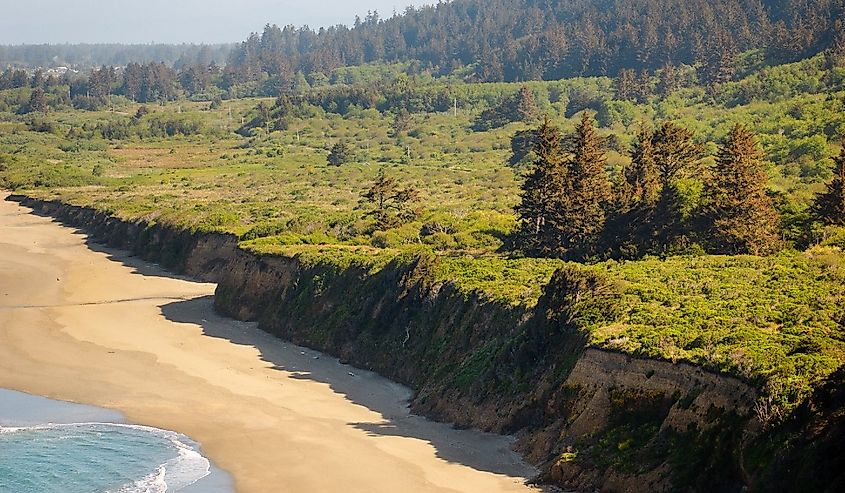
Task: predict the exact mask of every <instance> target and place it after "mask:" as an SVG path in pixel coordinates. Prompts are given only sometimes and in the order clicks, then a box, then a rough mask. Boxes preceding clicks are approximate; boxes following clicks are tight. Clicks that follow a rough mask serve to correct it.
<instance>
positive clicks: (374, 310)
mask: <svg viewBox="0 0 845 493" xmlns="http://www.w3.org/2000/svg"><path fill="white" fill-rule="evenodd" d="M13 199H14V200H17V201H19V202H22V203H23V204H25V205H27V206H29V207H32V208H33V209H35V210H36V211H37V212H39V213H42V214H49V215H51V216H53V217H56V218H57V219H59V220H61V221H63V222H65V223H67V224H69V225H73V226H77V227H81V228H83V229H85V230H86V231H87V232H89V233H90V234H91V235H92V236H93V237H94V238H95V239H97V240H98V241H102V242H105V243H108V244H109V245H112V246H115V247H120V248H124V249H129V250H131V251H133V252H135V253H136V254H138V255H139V256H142V257H143V258H145V259H148V260H151V261H156V262H159V263H161V264H162V265H164V266H165V267H168V268H170V269H172V270H174V271H176V272H180V273H184V274H187V275H191V276H194V277H196V278H199V279H203V280H207V281H213V282H217V283H218V288H217V292H216V297H215V305H216V307H217V309H218V310H219V311H220V312H221V313H224V314H227V315H229V316H232V317H235V318H238V319H241V320H255V321H257V322H258V323H259V326H260V327H261V328H262V329H264V330H266V331H268V332H270V333H272V334H275V335H277V336H279V337H282V338H284V339H287V340H290V341H292V342H295V343H298V344H302V345H306V346H309V347H312V348H315V349H319V350H321V351H325V352H327V353H329V354H332V355H335V356H337V357H339V358H341V359H342V360H345V361H348V362H350V363H352V364H354V365H356V366H359V367H362V368H366V369H371V370H374V371H376V372H379V373H381V374H383V375H385V376H387V377H390V378H392V379H394V380H397V381H400V382H402V383H405V384H408V385H409V386H411V387H412V388H414V389H415V395H414V397H413V399H412V402H411V403H410V404H411V407H412V409H413V410H414V411H415V412H418V413H421V414H424V415H426V416H429V417H432V418H435V419H439V420H443V421H449V422H452V423H455V425H456V426H461V427H475V428H479V429H483V430H487V431H494V432H499V433H513V434H516V435H517V437H518V441H517V445H516V446H517V448H518V450H519V451H520V452H522V453H523V454H525V456H526V457H527V458H528V459H529V460H530V461H532V462H534V463H536V464H539V465H540V466H541V470H542V471H543V473H542V475H541V477H540V478H539V479H540V480H541V481H544V482H548V483H553V484H556V485H559V486H561V487H563V488H565V489H567V490H580V491H588V490H589V491H593V490H596V489H599V490H604V491H679V490H699V491H740V490H742V489H743V488H748V487H751V488H752V489H766V488H764V487H762V486H768V485H770V481H771V478H772V477H774V476H772V475H771V474H769V473H767V472H766V471H769V470H770V468H771V467H772V466H771V464H772V463H773V459H772V458H771V457H772V455H771V454H769V455H768V456H766V455H765V454H762V455H761V454H757V455H758V456H759V457H762V459H760V460H757V461H756V462H754V465H753V467H751V469H749V466H748V465H747V464H748V462H749V461H748V460H747V458H746V457H745V454H746V451H748V450H752V451H753V450H758V449H759V448H760V446H759V444H760V443H761V440H763V438H761V437H769V436H774V435H773V434H772V433H773V432H771V433H763V432H762V430H761V428H760V426H759V423H758V422H757V419H756V415H755V408H754V405H755V402H756V399H757V394H756V391H755V389H754V388H753V387H752V386H750V385H748V384H746V383H744V382H741V381H739V380H737V379H734V378H731V377H728V376H725V375H717V374H713V373H710V372H707V371H704V370H703V369H701V368H699V367H696V366H693V365H688V364H684V363H673V362H668V361H654V360H646V359H638V358H634V357H631V356H629V355H624V354H618V353H613V352H609V351H605V350H600V349H597V348H589V347H587V346H586V343H585V341H586V337H585V334H584V333H583V331H581V330H580V329H579V327H580V326H579V322H578V320H579V317H585V316H589V317H606V318H607V319H608V321H612V320H613V317H614V316H615V310H616V309H617V307H615V306H614V303H615V302H614V296H613V290H612V286H609V284H607V280H604V279H600V278H595V279H579V278H573V276H572V274H571V273H567V272H560V273H559V274H556V275H555V276H554V278H553V279H552V281H551V283H550V284H549V285H548V286H547V287H546V288H544V289H545V292H544V295H543V297H542V298H541V299H540V301H539V302H538V304H537V305H536V306H535V307H530V308H529V307H519V306H517V307H514V306H510V305H503V304H499V303H494V302H490V301H488V300H486V299H484V298H483V297H482V296H479V295H476V294H473V293H465V292H461V291H460V290H459V289H457V288H456V287H455V286H453V285H452V284H450V283H443V282H436V281H435V280H434V279H435V278H434V276H433V275H432V271H433V268H434V266H435V265H436V262H437V261H438V260H437V258H436V257H432V256H421V257H417V258H414V259H406V260H396V261H394V262H392V263H390V264H388V265H387V266H384V267H382V268H379V269H376V270H373V269H369V268H367V267H366V266H359V265H351V266H343V267H341V266H338V265H336V264H332V263H328V262H326V263H321V262H309V263H305V262H302V261H301V260H299V259H297V258H289V257H261V256H257V255H254V254H251V253H248V252H245V251H243V250H241V249H239V248H238V244H237V240H236V238H234V237H232V236H227V235H220V234H207V233H195V232H190V231H181V230H176V229H174V228H170V227H167V226H162V225H157V224H149V223H145V222H142V221H137V222H127V221H121V220H119V219H116V218H114V217H112V216H110V215H108V214H106V213H102V212H98V211H95V210H92V209H88V208H82V207H74V206H69V205H66V204H61V203H57V202H42V201H36V200H32V199H28V198H26V197H21V196H15V197H13ZM759 457H758V459H759ZM767 457H768V459H767ZM790 457H791V456H790ZM779 460H781V461H786V460H789V459H788V458H783V457H780V458H779ZM761 481H765V483H761ZM761 485H762V486H761Z"/></svg>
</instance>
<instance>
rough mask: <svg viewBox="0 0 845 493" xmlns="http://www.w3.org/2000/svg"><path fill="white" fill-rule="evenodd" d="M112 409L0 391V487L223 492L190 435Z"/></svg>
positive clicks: (48, 492)
mask: <svg viewBox="0 0 845 493" xmlns="http://www.w3.org/2000/svg"><path fill="white" fill-rule="evenodd" d="M115 414H116V413H113V412H111V411H105V410H100V409H97V408H91V407H89V406H79V405H76V404H69V403H64V402H58V401H51V400H49V399H43V398H40V397H34V396H29V395H26V394H21V393H16V392H11V391H6V390H0V493H164V492H169V493H172V492H176V491H183V492H184V493H189V492H191V493H198V492H202V493H205V492H214V493H224V492H230V491H231V487H230V486H231V485H230V480H229V479H230V478H228V475H226V474H225V473H222V471H220V470H219V469H216V468H214V467H213V466H212V464H211V463H210V462H209V461H208V459H206V458H205V457H204V456H203V455H202V454H201V452H200V448H199V444H197V443H196V442H194V441H192V440H191V439H190V438H188V437H186V436H184V435H181V434H179V433H175V432H172V431H166V430H160V429H158V428H150V427H147V426H139V425H133V424H126V423H122V422H103V421H101V420H110V421H111V420H113V419H114V418H115ZM117 416H118V417H119V416H120V415H117ZM53 421H56V422H55V423H54V422H53Z"/></svg>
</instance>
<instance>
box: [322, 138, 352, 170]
mask: <svg viewBox="0 0 845 493" xmlns="http://www.w3.org/2000/svg"><path fill="white" fill-rule="evenodd" d="M354 159H355V153H354V152H353V151H352V148H351V147H350V146H349V144H347V143H346V142H343V141H341V142H338V143H337V144H335V145H334V146H332V150H331V152H330V153H329V157H328V158H327V161H328V163H329V164H330V165H333V166H340V165H342V164H346V163H348V162H351V161H352V160H354Z"/></svg>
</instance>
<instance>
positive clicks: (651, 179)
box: [623, 123, 660, 208]
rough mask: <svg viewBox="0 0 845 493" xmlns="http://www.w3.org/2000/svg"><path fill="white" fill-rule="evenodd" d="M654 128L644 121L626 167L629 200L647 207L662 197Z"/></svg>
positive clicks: (652, 205)
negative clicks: (629, 162) (655, 152)
mask: <svg viewBox="0 0 845 493" xmlns="http://www.w3.org/2000/svg"><path fill="white" fill-rule="evenodd" d="M653 137H654V134H653V132H652V130H651V129H650V128H649V127H648V126H647V125H646V124H645V123H643V124H642V125H641V126H640V129H639V131H638V132H637V140H636V142H635V143H634V147H633V149H632V151H631V165H630V166H628V167H626V168H625V180H626V182H627V185H628V189H627V193H628V194H629V196H628V197H624V198H623V199H627V201H628V202H629V203H631V204H639V205H641V206H645V207H650V208H652V207H654V205H655V204H656V203H657V199H658V198H659V197H660V177H659V176H658V172H657V164H656V162H655V159H654V144H653V142H652V139H653Z"/></svg>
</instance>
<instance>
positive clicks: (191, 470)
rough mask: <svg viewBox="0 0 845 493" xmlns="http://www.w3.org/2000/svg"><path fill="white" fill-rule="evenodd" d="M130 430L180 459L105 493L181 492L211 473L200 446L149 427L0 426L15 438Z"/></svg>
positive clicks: (93, 425)
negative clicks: (48, 433)
mask: <svg viewBox="0 0 845 493" xmlns="http://www.w3.org/2000/svg"><path fill="white" fill-rule="evenodd" d="M91 428H94V429H96V428H104V429H106V430H107V429H109V428H112V429H131V430H135V431H142V432H145V433H150V434H152V435H154V436H157V437H160V438H162V439H164V440H166V441H168V442H169V443H170V445H171V446H172V447H173V448H174V449H175V451H176V452H177V456H176V457H174V458H172V459H170V460H168V461H167V462H165V463H163V464H159V465H158V466H157V467H155V468H154V469H153V470H152V471H151V472H150V473H149V474H148V475H146V476H144V477H143V478H141V479H138V480H136V481H133V482H131V483H129V484H126V485H124V486H122V487H120V488H119V489H117V490H114V492H110V491H106V492H105V493H165V492H168V491H169V492H174V491H179V490H181V489H183V488H185V487H187V486H190V485H192V484H194V483H196V482H197V481H199V480H200V479H202V478H204V477H206V476H208V475H209V474H210V473H211V463H210V462H209V460H208V459H207V458H206V457H204V456H203V455H202V454H201V453H200V452H199V446H198V444H196V443H195V442H194V441H193V440H191V439H190V438H188V437H186V436H185V435H182V434H180V433H176V432H174V431H169V430H162V429H160V428H153V427H150V426H143V425H134V424H124V423H62V424H52V423H51V424H43V425H35V426H5V427H4V426H0V434H16V433H23V432H30V431H45V430H62V429H67V430H74V429H91Z"/></svg>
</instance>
